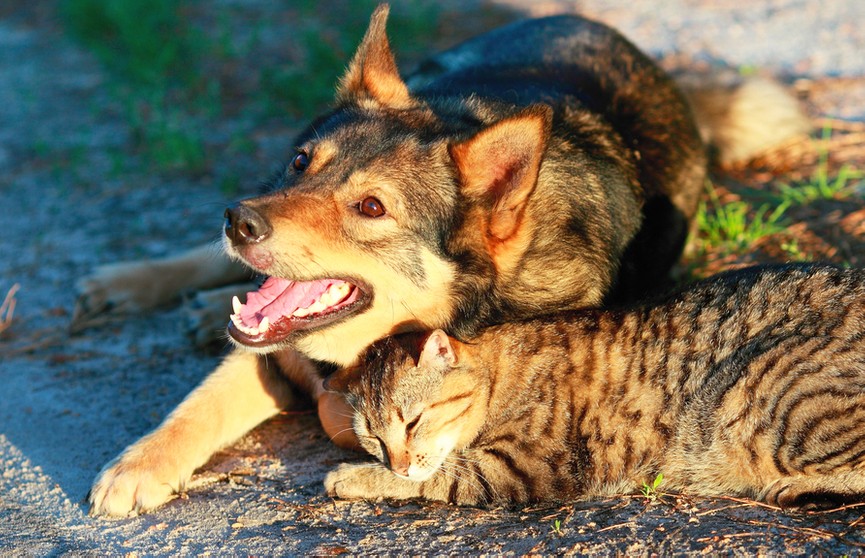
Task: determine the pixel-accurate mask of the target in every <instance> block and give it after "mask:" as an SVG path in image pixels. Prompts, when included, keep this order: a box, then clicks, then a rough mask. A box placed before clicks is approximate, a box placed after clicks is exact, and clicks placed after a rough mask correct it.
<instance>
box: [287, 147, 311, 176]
mask: <svg viewBox="0 0 865 558" xmlns="http://www.w3.org/2000/svg"><path fill="white" fill-rule="evenodd" d="M308 166H309V155H307V154H306V152H305V151H301V152H300V153H298V154H297V155H295V156H294V160H293V161H292V162H291V167H292V168H293V169H294V170H296V171H297V172H303V171H305V170H306V167H308Z"/></svg>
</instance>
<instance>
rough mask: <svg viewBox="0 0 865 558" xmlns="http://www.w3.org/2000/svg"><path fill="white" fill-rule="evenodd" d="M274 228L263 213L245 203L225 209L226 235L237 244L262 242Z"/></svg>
mask: <svg viewBox="0 0 865 558" xmlns="http://www.w3.org/2000/svg"><path fill="white" fill-rule="evenodd" d="M272 230H273V229H272V228H271V227H270V223H268V222H267V219H265V218H264V216H263V215H261V214H260V213H258V212H257V211H255V210H254V209H251V208H249V207H247V206H245V205H243V204H240V203H237V204H234V205H230V206H228V208H227V209H226V210H225V236H227V237H228V238H229V239H231V242H232V243H233V244H235V245H238V244H255V243H256V242H261V241H262V240H264V239H265V238H267V237H268V235H270V233H271V231H272Z"/></svg>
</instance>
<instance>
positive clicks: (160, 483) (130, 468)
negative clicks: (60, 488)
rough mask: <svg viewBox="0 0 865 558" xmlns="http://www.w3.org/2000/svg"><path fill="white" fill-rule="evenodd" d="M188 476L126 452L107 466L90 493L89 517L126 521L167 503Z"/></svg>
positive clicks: (163, 464)
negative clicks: (107, 517)
mask: <svg viewBox="0 0 865 558" xmlns="http://www.w3.org/2000/svg"><path fill="white" fill-rule="evenodd" d="M187 478H188V475H184V474H182V473H179V472H178V471H176V470H174V468H173V467H171V466H169V465H167V464H165V463H159V462H158V461H156V460H153V459H148V458H147V457H146V454H145V453H144V452H140V451H136V448H135V446H133V447H132V448H129V449H128V450H127V451H125V452H124V453H123V454H121V455H120V456H119V457H117V458H116V459H114V460H113V461H111V462H110V463H108V464H107V465H106V466H105V468H104V469H102V471H101V472H100V473H99V475H98V476H97V477H96V481H95V482H94V483H93V488H91V489H90V494H89V496H88V499H89V501H90V515H94V516H110V517H127V516H132V515H137V514H139V513H142V512H146V511H150V510H152V509H154V508H156V507H159V506H161V505H162V504H164V503H165V502H167V501H169V500H171V499H172V498H173V497H174V495H175V494H176V493H178V492H179V491H180V490H181V489H182V488H183V485H184V484H185V481H186V480H187Z"/></svg>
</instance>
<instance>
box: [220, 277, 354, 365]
mask: <svg viewBox="0 0 865 558" xmlns="http://www.w3.org/2000/svg"><path fill="white" fill-rule="evenodd" d="M368 298H369V297H367V296H366V295H365V294H364V292H363V290H361V288H360V287H358V286H357V285H355V284H353V283H349V282H348V281H344V280H342V279H318V280H315V281H290V280H288V279H280V278H278V277H268V278H267V280H265V282H264V284H263V285H262V286H261V288H260V289H258V290H257V291H253V292H250V293H247V294H246V304H243V303H241V302H240V299H238V298H237V297H234V299H233V300H232V308H233V310H234V313H233V314H231V323H229V325H228V333H229V334H230V335H231V336H232V337H233V338H234V339H235V340H236V341H237V342H238V343H241V344H243V345H248V346H250V347H257V348H261V347H266V346H269V345H273V344H275V343H279V342H280V341H283V340H284V339H285V338H287V337H288V336H289V335H290V334H291V333H292V332H294V331H297V330H302V329H311V328H315V327H319V326H323V325H326V324H328V323H331V322H334V321H336V320H338V319H340V318H342V317H344V316H346V315H347V314H350V313H353V312H355V311H357V310H360V309H361V308H362V307H364V306H366V304H367V302H368Z"/></svg>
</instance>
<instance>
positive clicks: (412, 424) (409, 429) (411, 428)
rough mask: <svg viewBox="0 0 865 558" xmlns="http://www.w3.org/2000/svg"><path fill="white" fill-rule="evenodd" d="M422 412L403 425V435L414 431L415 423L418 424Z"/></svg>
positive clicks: (408, 434) (409, 434)
mask: <svg viewBox="0 0 865 558" xmlns="http://www.w3.org/2000/svg"><path fill="white" fill-rule="evenodd" d="M422 414H423V413H421V414H420V415H418V416H416V417H415V418H413V419H412V420H411V421H409V423H408V424H406V425H405V435H406V437H408V436H411V435H412V433H413V432H414V430H415V428H417V425H418V423H419V422H420V417H421V415H422Z"/></svg>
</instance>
